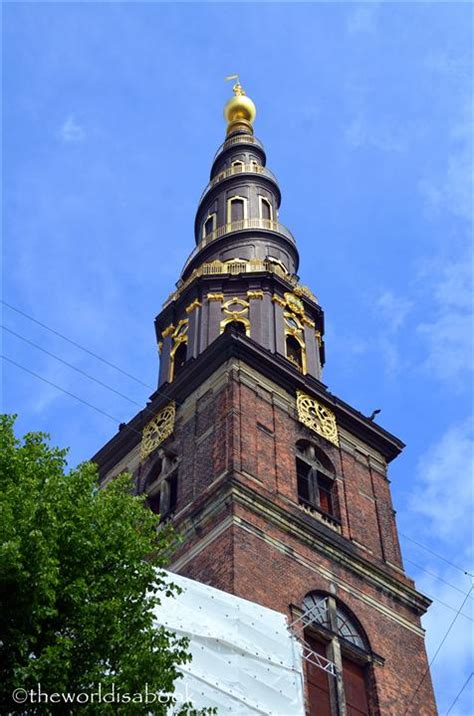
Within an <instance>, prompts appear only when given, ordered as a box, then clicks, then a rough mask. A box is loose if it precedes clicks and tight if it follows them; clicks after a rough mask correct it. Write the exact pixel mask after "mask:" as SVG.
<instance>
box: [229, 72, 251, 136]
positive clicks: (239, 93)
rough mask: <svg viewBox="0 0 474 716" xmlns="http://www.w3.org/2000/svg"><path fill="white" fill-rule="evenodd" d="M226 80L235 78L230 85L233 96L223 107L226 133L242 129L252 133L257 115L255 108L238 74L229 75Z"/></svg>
mask: <svg viewBox="0 0 474 716" xmlns="http://www.w3.org/2000/svg"><path fill="white" fill-rule="evenodd" d="M226 80H237V81H236V83H235V84H234V86H233V87H232V90H233V92H234V96H233V97H232V98H231V99H230V100H229V101H228V102H227V104H226V106H225V107H224V117H225V119H226V122H227V125H228V126H227V134H233V133H234V132H236V131H242V130H244V131H246V132H247V133H250V134H253V127H252V124H253V121H254V119H255V117H256V115H257V108H256V107H255V104H254V103H253V102H252V100H251V99H250V97H247V95H246V94H245V90H244V88H243V87H242V85H241V84H240V80H239V76H238V75H229V77H226Z"/></svg>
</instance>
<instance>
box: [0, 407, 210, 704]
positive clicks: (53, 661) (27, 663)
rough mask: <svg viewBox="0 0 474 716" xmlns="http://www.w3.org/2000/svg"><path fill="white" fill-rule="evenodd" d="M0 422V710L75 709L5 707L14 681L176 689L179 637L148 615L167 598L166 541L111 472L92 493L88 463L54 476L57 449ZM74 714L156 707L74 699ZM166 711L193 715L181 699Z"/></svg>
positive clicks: (55, 687)
mask: <svg viewBox="0 0 474 716" xmlns="http://www.w3.org/2000/svg"><path fill="white" fill-rule="evenodd" d="M13 427H14V418H12V417H9V416H1V420H0V525H1V526H0V530H1V541H0V543H1V544H0V694H1V708H2V712H3V713H7V712H15V713H28V714H30V713H31V714H33V713H49V712H50V709H52V712H55V713H56V712H58V711H59V712H62V713H73V712H75V711H76V707H72V708H71V707H69V706H68V707H67V708H65V707H64V705H63V706H62V707H61V706H58V707H51V706H49V707H46V706H44V705H43V706H41V707H35V706H33V705H32V704H27V705H25V706H24V707H23V708H20V707H17V710H16V711H14V709H13V704H12V702H11V695H12V692H13V690H14V689H16V688H24V689H27V690H28V689H31V688H33V689H36V688H37V684H38V683H39V684H41V689H42V691H43V692H47V693H51V692H63V693H66V692H69V693H76V694H77V693H81V692H91V691H93V690H96V689H97V685H98V684H99V683H100V684H101V688H102V690H103V692H105V691H108V692H110V689H111V688H112V684H114V689H115V691H116V693H118V692H120V693H121V694H123V693H126V692H127V693H129V694H137V693H143V691H144V689H145V684H147V685H148V686H147V688H148V690H149V692H150V693H152V692H163V693H171V692H173V691H174V689H175V686H176V690H177V691H179V690H180V689H179V681H178V682H177V683H176V684H175V682H176V679H177V678H179V672H178V667H179V665H181V664H185V663H186V662H188V661H189V660H190V656H189V654H188V652H187V645H188V643H187V641H186V639H183V638H178V637H176V635H174V634H173V633H171V632H170V631H168V630H167V629H165V628H160V627H157V626H156V624H154V622H153V609H154V607H155V605H157V604H159V602H160V594H161V595H162V594H166V595H167V596H169V595H170V594H176V592H177V591H178V587H176V586H174V585H170V584H169V582H167V581H165V579H164V574H163V571H162V570H161V569H160V568H162V567H163V566H164V565H165V564H166V555H167V554H168V553H169V551H170V547H171V546H172V544H173V542H174V541H175V539H176V537H175V535H174V534H173V531H172V529H171V527H168V526H164V527H160V529H159V530H158V531H157V518H156V515H154V514H153V513H152V512H151V511H150V510H146V509H144V507H143V498H142V497H136V496H133V494H132V490H131V477H130V476H129V475H126V474H124V475H122V476H121V477H119V478H117V479H116V480H114V481H113V482H112V483H111V484H110V485H109V486H108V487H107V488H106V489H104V490H98V489H97V470H96V467H95V465H94V464H92V463H83V464H82V465H80V466H79V467H78V468H76V469H75V470H72V471H71V472H69V473H66V472H65V467H66V461H65V458H66V452H67V451H66V450H60V449H58V448H54V447H51V446H50V445H49V443H48V440H47V438H48V436H47V435H44V434H41V433H30V434H28V435H26V436H25V437H24V438H23V440H22V441H19V440H18V439H16V438H15V435H14V431H13ZM77 710H78V711H79V710H80V712H81V713H92V714H102V713H104V714H106V713H123V714H133V713H153V714H165V713H167V709H166V707H165V706H164V705H160V704H157V703H155V704H153V705H151V704H150V705H149V706H146V707H145V706H144V704H143V703H139V702H130V703H127V704H123V705H120V703H113V704H103V703H102V704H100V705H99V704H93V705H86V704H85V705H83V706H81V707H80V708H79V707H78V708H77ZM176 712H177V713H188V714H189V713H197V712H195V711H191V709H190V707H189V708H187V707H184V708H183V707H181V708H180V709H177V711H176Z"/></svg>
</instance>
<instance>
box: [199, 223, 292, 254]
mask: <svg viewBox="0 0 474 716" xmlns="http://www.w3.org/2000/svg"><path fill="white" fill-rule="evenodd" d="M246 229H265V230H266V231H276V232H277V233H278V234H281V235H282V236H285V237H286V238H287V239H288V240H289V241H291V243H292V244H294V243H295V240H294V238H293V234H292V233H291V231H290V230H289V229H287V228H286V226H283V224H280V223H279V222H278V221H274V220H273V219H260V218H255V219H241V220H240V221H233V222H232V223H230V224H224V225H223V226H219V227H218V228H217V229H215V230H214V231H211V233H209V234H207V236H205V237H204V238H203V239H202V240H201V241H200V242H199V245H198V247H197V248H198V249H199V250H200V249H202V248H204V246H207V244H210V243H211V242H212V241H215V240H216V239H220V238H221V236H225V235H226V234H232V233H233V232H234V231H245V230H246Z"/></svg>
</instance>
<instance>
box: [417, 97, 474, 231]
mask: <svg viewBox="0 0 474 716" xmlns="http://www.w3.org/2000/svg"><path fill="white" fill-rule="evenodd" d="M468 86H469V87H470V83H468ZM472 120H473V101H472V99H471V97H469V98H468V99H466V101H465V102H464V104H461V111H460V113H459V118H458V119H457V121H456V122H454V123H453V125H452V126H451V129H450V131H449V133H448V140H449V141H450V151H449V152H448V155H447V157H446V162H445V165H444V167H443V168H442V170H441V171H440V172H438V174H431V175H429V176H424V177H423V178H422V179H421V180H420V182H419V186H418V189H419V191H420V193H421V195H422V197H423V198H424V201H425V207H426V209H427V211H428V212H429V213H431V214H434V215H438V214H440V213H442V212H446V213H448V214H452V215H454V216H457V217H459V218H461V219H465V220H466V221H468V222H469V223H471V222H472V217H473V210H472V207H473V162H472Z"/></svg>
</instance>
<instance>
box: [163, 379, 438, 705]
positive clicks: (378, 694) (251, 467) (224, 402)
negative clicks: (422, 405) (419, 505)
mask: <svg viewBox="0 0 474 716" xmlns="http://www.w3.org/2000/svg"><path fill="white" fill-rule="evenodd" d="M241 368H242V366H240V367H239V369H236V366H233V367H232V368H231V369H230V370H229V366H228V367H227V373H226V379H225V381H224V385H222V381H221V383H220V384H219V388H218V390H213V389H212V388H210V389H209V390H208V391H206V392H205V393H204V394H202V395H201V397H200V398H199V399H198V400H197V401H195V407H194V412H193V409H190V408H188V409H187V411H188V417H187V420H186V421H185V422H183V424H182V426H181V427H180V431H181V434H180V437H179V439H178V440H177V443H178V444H179V445H180V447H181V448H182V451H183V455H182V457H181V460H182V467H183V470H182V472H181V473H180V481H181V482H183V483H189V482H192V483H193V487H192V489H190V485H189V484H187V487H186V489H184V488H183V491H182V492H180V498H181V495H182V498H183V502H181V504H179V505H178V516H177V526H178V528H181V530H182V531H183V534H184V535H185V541H184V544H183V545H182V546H181V548H180V549H179V551H178V552H177V553H176V555H175V561H174V568H175V569H176V570H177V571H179V572H180V573H182V574H184V575H185V576H188V577H191V578H193V579H197V580H199V581H201V582H205V583H207V584H211V585H213V586H215V587H218V588H220V589H224V590H225V591H229V592H231V593H234V594H236V595H237V596H240V597H244V598H246V599H250V600H252V601H256V602H258V603H261V604H263V605H264V606H267V607H270V608H272V609H276V610H278V611H283V612H287V613H289V614H290V611H289V610H290V605H297V606H298V605H300V604H301V602H302V600H303V598H304V596H305V595H306V594H307V593H308V592H310V591H313V590H321V591H323V592H325V593H331V594H334V595H335V596H336V597H337V598H338V599H339V600H340V601H341V603H343V604H344V605H346V606H347V608H349V609H350V610H351V611H352V612H353V614H354V615H355V616H356V617H357V619H358V621H359V622H360V624H361V625H362V627H363V629H364V630H365V633H366V635H367V638H368V640H369V643H370V647H371V650H372V652H373V653H374V654H375V655H376V658H374V659H373V661H372V663H371V665H370V667H369V674H368V678H369V680H370V681H371V682H373V684H375V686H374V688H373V689H372V690H371V697H370V698H371V700H372V706H371V708H372V713H374V714H381V715H383V716H385V715H386V714H387V715H390V716H392V715H393V716H398V715H399V714H403V711H404V708H405V707H406V705H407V704H408V701H409V699H410V697H411V695H412V694H413V692H414V690H415V688H416V686H417V684H418V682H419V681H420V680H421V677H422V676H423V673H424V671H425V670H426V667H427V661H426V654H425V649H424V639H423V633H422V630H421V628H420V621H419V616H420V613H421V612H422V611H423V609H424V606H423V605H422V604H420V603H419V602H417V593H416V592H415V591H414V589H413V583H412V581H411V580H410V579H409V578H408V577H406V576H405V575H403V574H402V573H401V571H400V570H399V569H397V566H399V565H400V551H399V546H398V540H397V539H396V526H395V522H394V516H393V509H392V504H391V498H390V489H389V483H388V480H387V479H386V476H385V475H384V474H382V472H381V471H380V465H381V464H383V460H382V459H380V460H379V461H378V463H377V465H378V466H377V468H375V467H374V466H373V464H372V463H373V460H372V458H371V455H370V451H369V450H367V451H366V452H365V453H364V452H363V450H362V449H361V446H360V444H358V445H357V447H356V448H355V447H354V448H353V449H351V450H350V449H348V448H347V445H346V443H347V440H346V441H345V446H343V447H341V448H337V447H335V446H334V445H332V444H330V443H328V442H327V441H325V440H324V439H323V438H320V437H319V436H317V435H315V434H314V433H312V432H311V431H309V430H308V429H307V428H306V427H305V426H303V425H302V424H301V423H299V422H298V420H297V418H296V414H295V410H294V396H292V395H291V394H284V393H283V392H282V391H281V390H278V391H275V390H272V387H271V385H269V384H265V381H264V379H263V377H262V376H260V377H259V376H258V375H255V376H254V379H255V380H254V384H252V380H251V371H246V370H241ZM201 393H202V391H201ZM189 400H190V402H192V398H190V399H189ZM178 412H179V411H178ZM300 439H306V440H311V441H312V442H314V443H315V444H317V445H318V447H320V448H321V449H323V450H324V452H325V454H326V455H327V457H328V458H329V459H330V460H331V462H332V464H333V465H334V468H335V471H336V474H337V484H338V491H339V506H340V516H341V525H340V532H339V533H338V532H336V531H334V530H331V529H329V528H328V526H327V525H324V524H321V523H319V522H318V523H317V521H316V520H315V518H313V517H312V516H311V515H307V514H305V513H303V512H302V511H301V509H300V508H299V506H298V497H297V489H296V468H295V449H294V446H295V443H296V441H297V440H300ZM193 440H194V443H193ZM241 491H243V492H241ZM244 493H245V495H246V497H245V496H244ZM252 495H253V496H252ZM270 508H271V509H270ZM191 525H192V526H191ZM197 525H198V528H197V529H196V526H197ZM315 530H319V533H320V535H321V537H320V541H319V539H318V537H317V536H315ZM341 545H343V546H342V547H341ZM411 713H413V714H414V713H417V714H423V715H426V716H432V715H433V714H436V707H435V705H434V700H433V693H432V687H431V682H430V679H429V677H427V678H426V679H425V682H424V685H423V688H422V689H421V690H420V692H419V694H418V696H417V706H416V708H415V710H413V709H412V711H411Z"/></svg>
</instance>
